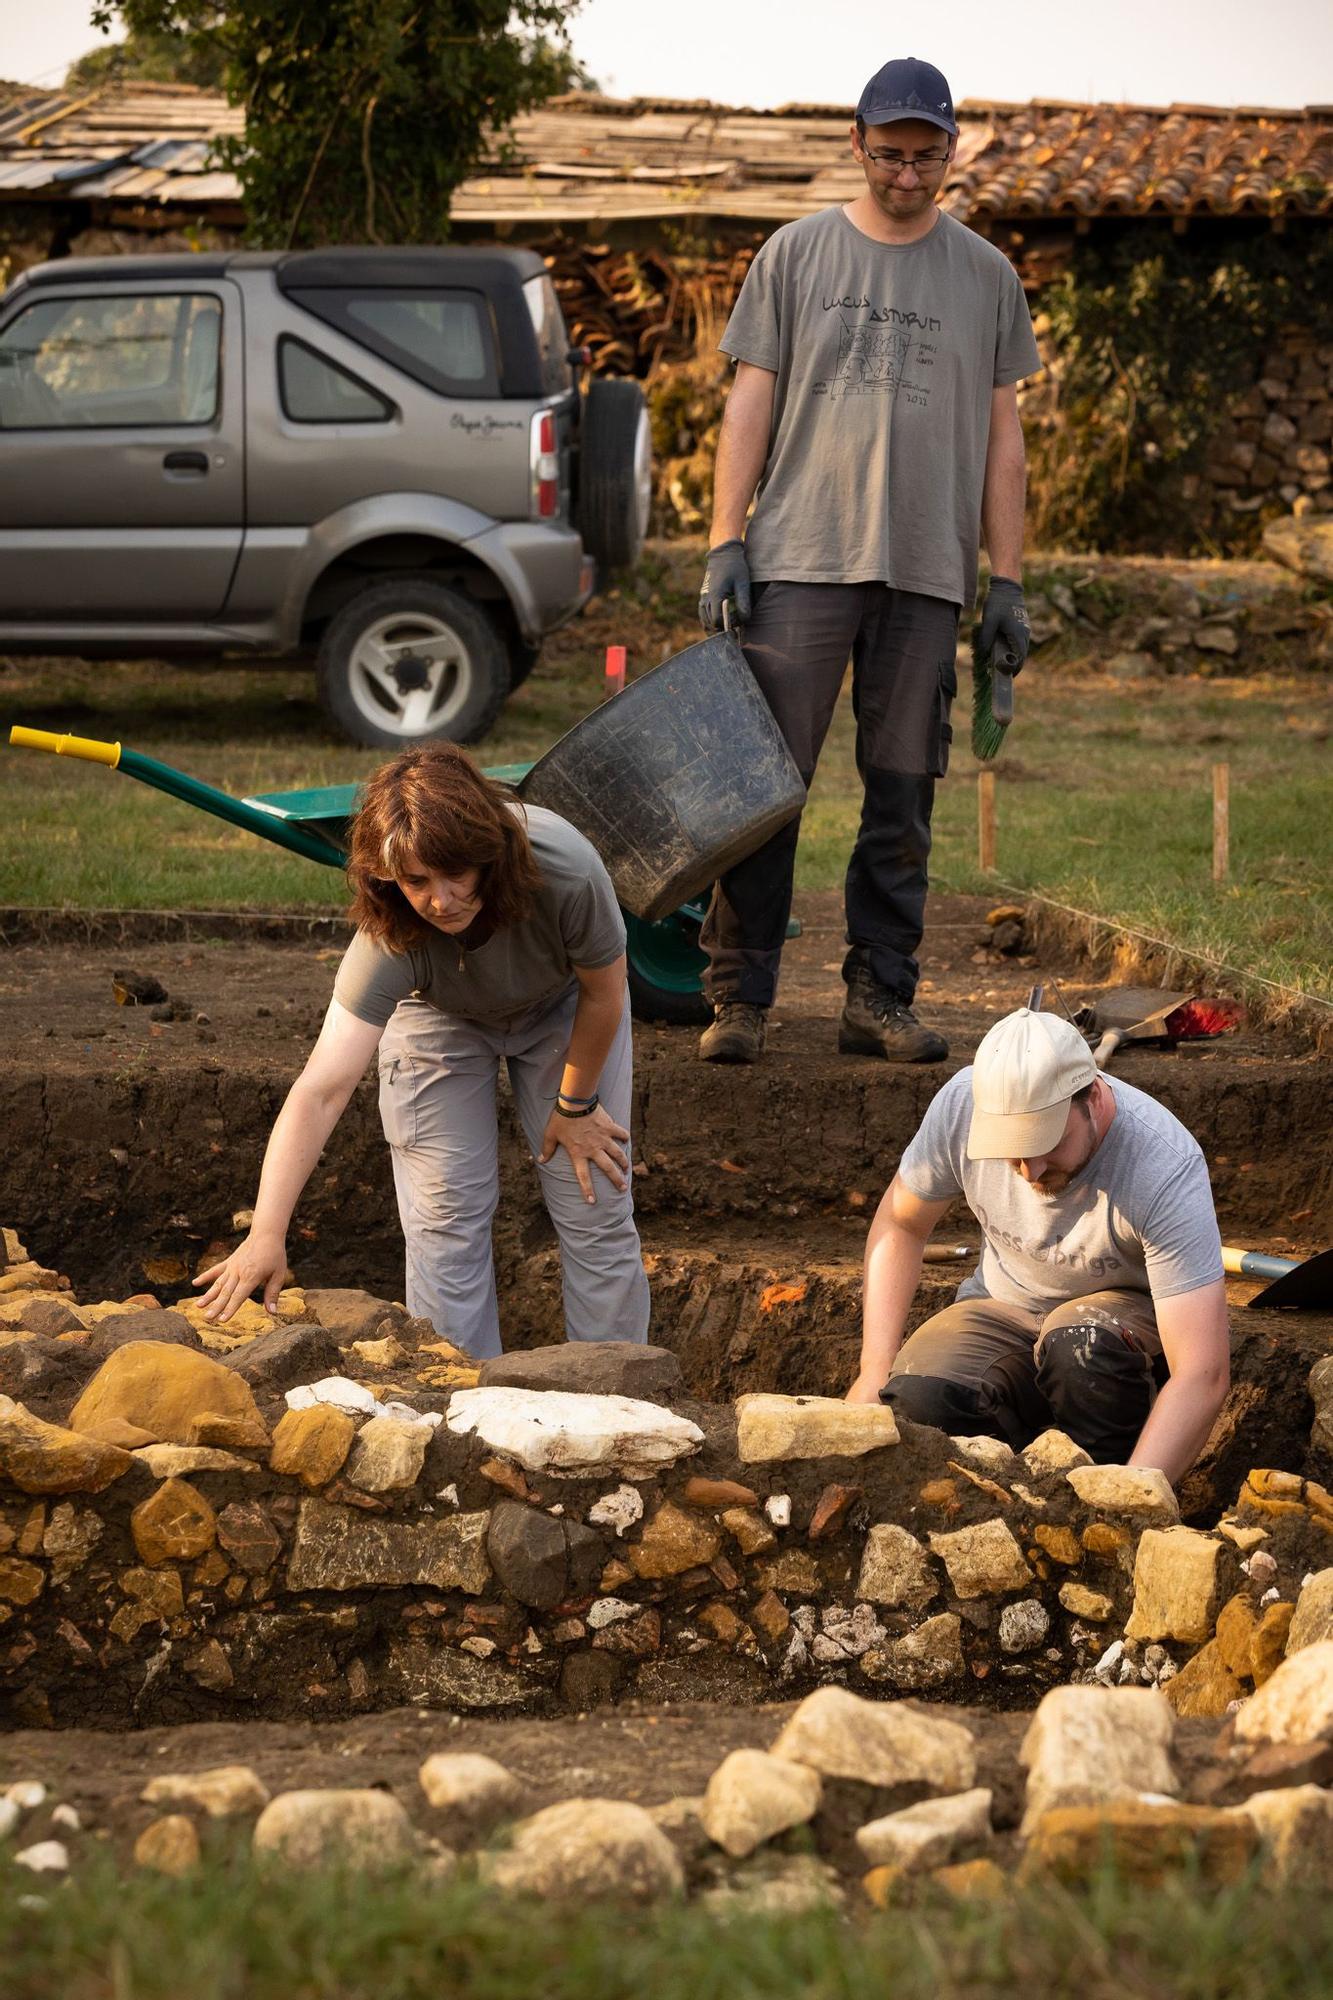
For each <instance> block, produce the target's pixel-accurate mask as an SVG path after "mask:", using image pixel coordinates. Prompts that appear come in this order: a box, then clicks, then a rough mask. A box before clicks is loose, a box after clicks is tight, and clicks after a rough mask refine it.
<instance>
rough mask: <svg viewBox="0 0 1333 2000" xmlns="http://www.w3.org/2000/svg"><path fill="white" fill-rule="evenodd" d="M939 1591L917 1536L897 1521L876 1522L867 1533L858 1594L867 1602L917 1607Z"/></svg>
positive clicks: (936, 1578) (936, 1579)
mask: <svg viewBox="0 0 1333 2000" xmlns="http://www.w3.org/2000/svg"><path fill="white" fill-rule="evenodd" d="M939 1593H940V1586H939V1579H938V1577H937V1576H936V1574H935V1572H934V1570H933V1569H932V1567H931V1562H930V1557H929V1556H928V1555H927V1554H926V1551H925V1549H924V1548H923V1547H922V1546H921V1543H920V1542H919V1541H918V1540H917V1538H916V1536H915V1535H910V1534H908V1532H907V1530H906V1528H900V1527H899V1526H898V1525H897V1523H896V1522H893V1521H879V1522H876V1524H875V1525H874V1526H873V1527H872V1528H871V1529H870V1531H869V1533H868V1534H867V1535H866V1541H865V1553H864V1555H863V1556H862V1558H861V1574H860V1576H859V1577H858V1578H857V1583H856V1594H857V1596H858V1597H859V1598H861V1599H863V1600H864V1602H865V1603H867V1604H883V1605H888V1606H890V1607H892V1608H893V1609H895V1610H896V1609H905V1610H911V1611H919V1610H920V1609H921V1607H922V1606H923V1605H925V1604H929V1603H930V1601H931V1599H932V1598H933V1597H938V1596H939Z"/></svg>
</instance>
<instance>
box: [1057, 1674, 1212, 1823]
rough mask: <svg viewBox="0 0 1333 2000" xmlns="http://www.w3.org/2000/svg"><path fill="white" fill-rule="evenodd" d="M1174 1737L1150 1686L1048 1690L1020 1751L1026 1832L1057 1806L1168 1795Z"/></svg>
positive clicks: (1174, 1784)
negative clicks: (1150, 1794) (1024, 1775)
mask: <svg viewBox="0 0 1333 2000" xmlns="http://www.w3.org/2000/svg"><path fill="white" fill-rule="evenodd" d="M1174 1733H1175V1718H1174V1716H1173V1714H1172V1712H1171V1709H1170V1707H1169V1705H1168V1703H1167V1701H1166V1699H1165V1697H1164V1696H1163V1695H1162V1694H1160V1693H1158V1691H1157V1690H1156V1689H1155V1688H1100V1687H1058V1688H1052V1689H1051V1691H1050V1693H1049V1694H1047V1695H1044V1696H1043V1697H1042V1699H1041V1702H1040V1703H1039V1705H1038V1708H1037V1712H1036V1714H1035V1715H1034V1716H1033V1718H1032V1721H1031V1722H1030V1723H1029V1725H1028V1730H1027V1734H1026V1735H1025V1736H1024V1738H1023V1744H1022V1748H1021V1749H1020V1751H1019V1753H1018V1754H1019V1761H1020V1763H1022V1764H1024V1765H1026V1767H1027V1773H1028V1781H1027V1806H1026V1811H1025V1813H1024V1817H1023V1829H1024V1831H1025V1832H1026V1831H1027V1830H1028V1829H1029V1828H1030V1827H1032V1826H1035V1825H1036V1823H1037V1821H1038V1820H1039V1819H1040V1818H1041V1817H1042V1815H1043V1813H1047V1812H1050V1811H1051V1810H1052V1809H1053V1808H1055V1807H1057V1806H1084V1805H1095V1806H1102V1805H1104V1804H1106V1803H1107V1802H1109V1801H1111V1800H1114V1799H1123V1798H1126V1797H1131V1798H1132V1797H1135V1796H1137V1794H1138V1793H1140V1792H1161V1793H1165V1794H1167V1795H1168V1796H1172V1797H1174V1795H1175V1794H1176V1793H1177V1792H1178V1791H1179V1789H1180V1785H1179V1781H1178V1779H1177V1777H1176V1774H1175V1771H1174V1770H1173V1769H1172V1765H1171V1742H1172V1737H1173V1735H1174Z"/></svg>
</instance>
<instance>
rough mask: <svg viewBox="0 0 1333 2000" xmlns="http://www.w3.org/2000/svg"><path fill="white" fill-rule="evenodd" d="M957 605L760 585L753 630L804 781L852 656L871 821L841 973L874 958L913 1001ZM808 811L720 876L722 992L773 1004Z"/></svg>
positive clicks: (866, 825) (718, 988) (904, 595)
mask: <svg viewBox="0 0 1333 2000" xmlns="http://www.w3.org/2000/svg"><path fill="white" fill-rule="evenodd" d="M958 611H959V607H958V606H957V605H956V604H951V603H949V602H948V601H947V599H945V598H942V597H924V596H922V595H920V594H919V593H918V592H916V591H910V590H894V589H892V588H891V587H890V586H889V585H888V584H884V583H782V582H773V583H759V584H756V585H755V602H754V615H753V617H752V618H751V620H750V623H749V624H748V625H747V626H746V628H745V635H744V642H743V643H744V649H745V657H746V659H747V661H748V662H749V665H750V670H751V672H752V673H753V674H754V677H755V679H756V680H757V681H758V683H759V686H760V688H761V689H762V690H763V694H764V698H765V700H766V701H767V702H768V705H769V707H770V708H771V709H772V711H773V714H774V717H775V718H776V720H777V725H778V727H779V729H780V730H781V731H782V734H783V736H784V738H785V739H786V742H787V744H788V746H789V748H790V750H791V753H792V756H793V757H794V758H795V760H796V764H797V767H798V769H799V770H800V773H801V776H802V777H803V778H804V780H805V782H806V784H807V785H808V784H809V782H810V780H811V778H812V777H813V776H814V772H815V765H816V764H817V763H818V761H819V753H820V751H821V749H822V748H823V745H824V738H825V736H826V735H827V734H828V728H829V724H830V722H831V721H832V720H833V711H834V708H835V706H836V704H837V699H838V695H839V692H840V690H841V688H842V682H843V676H844V674H845V673H846V670H847V660H848V656H849V655H850V657H851V662H852V705H853V709H854V712H855V715H856V762H857V769H858V770H859V772H860V774H861V782H862V786H863V788H864V791H863V797H862V803H861V825H860V830H859V832H858V833H857V836H856V845H855V847H854V849H853V851H852V858H851V860H850V862H849V863H848V867H847V884H846V911H847V943H848V945H849V947H850V949H849V951H848V954H847V958H846V960H845V962H844V964H843V977H844V979H846V978H847V977H849V975H850V973H851V971H852V970H853V968H854V967H855V966H857V965H865V966H868V967H869V969H870V971H871V972H872V973H873V974H874V976H875V978H876V979H877V980H878V981H879V983H880V985H881V986H884V987H887V988H888V990H889V992H891V993H893V994H895V995H896V996H897V998H898V999H900V1000H904V1001H907V1002H909V1003H910V1001H911V999H912V997H913V995H914V993H915V992H916V982H917V972H918V968H917V962H916V956H915V954H916V949H917V946H918V945H919V944H920V942H921V931H922V925H923V922H924V919H925V908H926V864H927V860H928V858H929V855H930V816H931V812H932V809H933V807H934V803H935V780H936V779H937V778H942V777H943V776H944V773H945V771H946V769H947V767H948V762H949V743H950V740H951V738H952V734H953V731H952V729H951V728H950V725H949V714H950V708H951V705H952V702H953V698H954V695H955V694H956V693H957V690H958V676H957V669H956V666H955V660H954V655H955V649H956V647H957V643H958ZM799 831H800V821H799V820H793V821H792V823H791V824H790V826H785V827H783V828H782V829H781V831H780V832H778V833H775V834H774V835H773V837H772V839H771V840H768V841H766V842H765V843H764V845H763V846H762V847H761V848H759V849H757V851H756V852H755V853H754V854H751V855H749V856H747V858H746V859H745V860H744V861H742V862H739V863H738V864H737V866H736V867H735V868H731V869H729V870H728V871H727V873H726V874H725V875H723V876H722V877H721V879H720V880H719V881H718V883H717V884H716V885H715V887H714V890H713V900H712V903H711V905H710V907H709V911H708V916H707V918H706V919H705V922H704V926H703V931H702V933H701V936H700V943H701V944H702V946H703V948H704V950H705V951H706V952H707V954H708V970H707V971H706V973H705V974H704V992H705V994H706V995H707V997H708V999H709V1000H710V1001H712V1002H713V1003H715V1004H716V1003H717V1002H718V1001H722V1000H745V1001H749V1002H750V1003H751V1004H752V1005H754V1006H758V1007H768V1006H771V1005H772V1002H773V995H774V993H775V991H776V989H777V978H778V965H779V961H780V959H781V956H782V944H783V939H784V938H785V936H786V932H787V919H788V917H789V916H790V914H791V890H792V870H793V867H794V865H795V860H796V840H797V835H798V833H799Z"/></svg>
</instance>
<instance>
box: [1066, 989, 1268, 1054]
mask: <svg viewBox="0 0 1333 2000" xmlns="http://www.w3.org/2000/svg"><path fill="white" fill-rule="evenodd" d="M1080 1016H1083V1018H1081V1019H1080V1025H1081V1026H1083V1027H1086V1028H1091V1029H1092V1030H1093V1031H1094V1032H1097V1033H1100V1035H1101V1040H1100V1041H1099V1042H1098V1043H1097V1046H1096V1048H1095V1049H1094V1050H1093V1052H1092V1059H1093V1061H1094V1062H1095V1063H1096V1065H1097V1067H1098V1069H1105V1068H1106V1065H1107V1064H1108V1063H1109V1062H1110V1060H1111V1058H1112V1056H1113V1055H1114V1054H1115V1052H1116V1050H1117V1049H1119V1048H1123V1046H1124V1044H1125V1043H1126V1042H1147V1043H1151V1044H1156V1045H1158V1046H1161V1047H1173V1046H1174V1045H1175V1044H1176V1043H1177V1042H1199V1041H1207V1040H1210V1039H1211V1038H1212V1037H1213V1036H1214V1035H1226V1034H1230V1033H1231V1031H1232V1030H1233V1029H1235V1028H1238V1027H1240V1025H1241V1024H1242V1022H1243V1021H1244V1019H1245V1008H1244V1006H1243V1005H1242V1004H1241V1002H1240V1001H1239V1000H1228V999H1224V998H1222V997H1221V996H1218V995H1201V994H1195V993H1168V992H1165V991H1164V990H1163V989H1162V988H1161V987H1159V986H1117V987H1115V988H1114V989H1113V990H1112V991H1111V992H1109V993H1103V994H1102V995H1101V997H1100V998H1099V999H1098V1000H1097V1001H1096V1002H1095V1003H1094V1004H1093V1006H1092V1007H1091V1008H1089V1009H1087V1010H1083V1009H1080Z"/></svg>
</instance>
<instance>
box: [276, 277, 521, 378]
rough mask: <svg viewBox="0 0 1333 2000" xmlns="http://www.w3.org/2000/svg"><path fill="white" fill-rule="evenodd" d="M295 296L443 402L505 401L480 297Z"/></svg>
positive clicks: (440, 291) (341, 292) (338, 292)
mask: <svg viewBox="0 0 1333 2000" xmlns="http://www.w3.org/2000/svg"><path fill="white" fill-rule="evenodd" d="M288 296H289V297H290V298H291V299H292V300H293V301H294V303H295V304H297V305H298V306H301V307H302V308H303V309H304V310H305V311H306V312H309V313H313V314H314V315H315V317H316V318H317V319H322V320H323V321H324V322H325V323H326V325H328V326H333V327H336V328H337V329H338V331H339V333H345V334H346V335H347V336H348V338H349V339H351V340H354V341H356V343H357V344H358V346H360V347H364V348H368V349H369V351H370V353H372V354H377V355H379V357H380V359H381V360H382V361H388V362H391V363H392V364H393V366H394V367H395V368H401V369H402V371H403V373H404V374H405V375H410V376H411V377H412V379H413V381H415V382H421V383H423V384H424V385H425V387H426V388H428V389H434V390H435V391H436V392H437V393H438V394H439V395H442V396H478V397H480V396H497V395H499V393H500V378H499V370H498V367H497V361H496V338H495V326H494V323H493V320H492V316H491V307H490V303H489V301H488V300H487V299H486V298H485V297H484V295H483V294H482V293H480V292H472V291H463V290H454V289H448V290H446V289H445V288H444V287H442V286H431V287H430V288H429V289H426V288H412V289H410V290H409V289H399V288H397V287H394V288H392V289H391V288H389V287H388V286H383V287H380V286H375V287H373V288H372V287H370V286H366V287H365V288H364V289H360V290H351V289H342V288H335V287H333V286H320V287H318V288H317V289H316V288H312V289H310V290H294V291H292V292H290V293H289V294H288Z"/></svg>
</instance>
